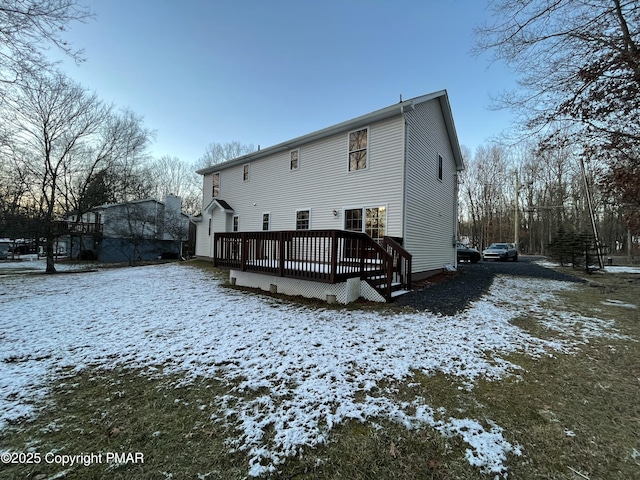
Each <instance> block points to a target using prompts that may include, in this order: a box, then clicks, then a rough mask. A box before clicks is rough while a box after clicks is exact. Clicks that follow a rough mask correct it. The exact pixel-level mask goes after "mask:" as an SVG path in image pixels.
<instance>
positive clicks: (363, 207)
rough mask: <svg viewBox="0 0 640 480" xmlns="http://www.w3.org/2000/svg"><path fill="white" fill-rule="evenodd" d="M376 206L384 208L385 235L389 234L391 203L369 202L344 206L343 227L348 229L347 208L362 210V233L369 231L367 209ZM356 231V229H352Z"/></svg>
mask: <svg viewBox="0 0 640 480" xmlns="http://www.w3.org/2000/svg"><path fill="white" fill-rule="evenodd" d="M374 208H384V235H385V236H388V235H389V232H388V230H389V205H388V204H387V203H378V204H367V205H354V206H351V207H344V208H343V209H342V228H343V229H344V230H347V225H346V223H347V213H346V212H347V210H360V211H361V212H362V227H361V229H360V232H361V233H366V231H367V209H369V210H370V209H374ZM350 231H356V230H350Z"/></svg>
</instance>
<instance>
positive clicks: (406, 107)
mask: <svg viewBox="0 0 640 480" xmlns="http://www.w3.org/2000/svg"><path fill="white" fill-rule="evenodd" d="M434 99H437V100H438V101H439V102H440V107H441V108H442V114H443V115H444V122H445V125H446V128H447V134H448V136H449V141H450V142H451V148H452V150H453V157H454V159H455V162H456V169H457V170H463V169H464V162H463V160H462V152H461V151H460V144H459V142H458V134H457V133H456V128H455V125H454V122H453V115H452V113H451V105H450V104H449V96H448V95H447V91H446V90H440V91H438V92H433V93H430V94H427V95H423V96H421V97H416V98H412V99H410V100H406V101H404V102H399V103H396V104H395V105H391V106H389V107H386V108H383V109H381V110H376V111H375V112H371V113H368V114H366V115H362V116H360V117H356V118H354V119H352V120H348V121H346V122H342V123H339V124H337V125H333V126H331V127H328V128H324V129H322V130H318V131H316V132H313V133H309V134H307V135H303V136H301V137H297V138H294V139H292V140H289V141H287V142H283V143H279V144H277V145H274V146H272V147H268V148H264V149H262V150H258V151H257V152H253V153H249V154H247V155H243V156H241V157H238V158H235V159H233V160H229V161H227V162H223V163H219V164H217V165H212V166H211V167H207V168H203V169H201V170H198V171H197V172H196V173H199V174H200V175H206V174H208V173H212V172H216V171H218V170H222V169H225V168H229V167H233V166H236V165H241V164H243V163H247V161H251V160H257V159H259V158H262V157H266V156H267V155H271V154H273V153H277V152H281V151H287V150H293V149H295V148H298V147H300V146H301V145H304V144H307V143H309V142H313V141H315V140H320V139H322V138H325V137H328V136H330V135H335V134H336V133H341V132H346V131H349V130H354V129H356V128H358V127H361V126H364V125H367V124H369V123H372V122H377V121H380V120H385V119H387V118H391V117H395V116H397V115H402V114H404V113H405V112H409V111H411V110H412V109H413V107H414V106H415V105H418V104H420V103H424V102H428V101H430V100H434Z"/></svg>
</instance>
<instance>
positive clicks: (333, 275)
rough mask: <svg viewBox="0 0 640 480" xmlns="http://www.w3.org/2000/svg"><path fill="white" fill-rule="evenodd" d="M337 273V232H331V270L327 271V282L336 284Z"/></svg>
mask: <svg viewBox="0 0 640 480" xmlns="http://www.w3.org/2000/svg"><path fill="white" fill-rule="evenodd" d="M337 271H338V232H337V231H336V230H332V231H331V270H330V271H329V282H330V283H336V274H337Z"/></svg>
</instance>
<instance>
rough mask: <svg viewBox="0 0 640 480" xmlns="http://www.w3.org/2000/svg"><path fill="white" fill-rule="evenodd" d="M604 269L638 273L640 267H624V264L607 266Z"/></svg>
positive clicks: (610, 271) (615, 271)
mask: <svg viewBox="0 0 640 480" xmlns="http://www.w3.org/2000/svg"><path fill="white" fill-rule="evenodd" d="M604 269H605V270H606V271H607V272H609V273H640V267H625V266H619V267H614V266H611V267H609V266H607V267H604Z"/></svg>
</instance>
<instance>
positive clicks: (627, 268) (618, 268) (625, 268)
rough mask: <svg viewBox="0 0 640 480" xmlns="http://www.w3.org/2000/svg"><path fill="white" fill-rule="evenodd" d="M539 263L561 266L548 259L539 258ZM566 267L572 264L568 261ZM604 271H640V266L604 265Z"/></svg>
mask: <svg viewBox="0 0 640 480" xmlns="http://www.w3.org/2000/svg"><path fill="white" fill-rule="evenodd" d="M535 263H536V264H537V265H540V266H541V267H546V268H556V267H560V264H559V263H555V262H550V261H548V260H539V261H537V262H535ZM565 266H566V267H570V266H571V264H570V263H567V264H565ZM593 268H594V269H597V268H598V267H597V266H595V265H594V266H593ZM604 271H605V272H607V273H640V267H633V266H624V265H621V266H605V267H604Z"/></svg>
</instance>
